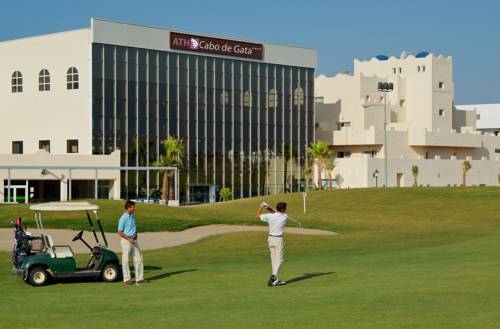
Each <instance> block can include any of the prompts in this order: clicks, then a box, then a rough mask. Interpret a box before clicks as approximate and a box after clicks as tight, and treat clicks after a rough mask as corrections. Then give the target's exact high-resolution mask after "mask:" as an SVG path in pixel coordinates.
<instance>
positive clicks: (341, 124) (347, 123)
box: [337, 122, 351, 129]
mask: <svg viewBox="0 0 500 329" xmlns="http://www.w3.org/2000/svg"><path fill="white" fill-rule="evenodd" d="M350 126H351V123H350V122H337V129H342V128H343V127H346V128H349V127H350Z"/></svg>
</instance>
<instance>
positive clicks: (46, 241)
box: [42, 233, 54, 248]
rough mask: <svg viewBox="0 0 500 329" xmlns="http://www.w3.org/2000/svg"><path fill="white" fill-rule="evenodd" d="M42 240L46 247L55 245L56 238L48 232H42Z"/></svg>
mask: <svg viewBox="0 0 500 329" xmlns="http://www.w3.org/2000/svg"><path fill="white" fill-rule="evenodd" d="M42 240H43V243H44V245H45V247H46V248H50V247H52V246H53V245H54V240H52V236H50V235H48V234H43V233H42Z"/></svg>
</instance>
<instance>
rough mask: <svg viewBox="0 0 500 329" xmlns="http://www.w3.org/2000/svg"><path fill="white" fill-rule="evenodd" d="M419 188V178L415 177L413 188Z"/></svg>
mask: <svg viewBox="0 0 500 329" xmlns="http://www.w3.org/2000/svg"><path fill="white" fill-rule="evenodd" d="M417 186H418V183H417V177H413V187H417Z"/></svg>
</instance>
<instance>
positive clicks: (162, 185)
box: [161, 170, 168, 203]
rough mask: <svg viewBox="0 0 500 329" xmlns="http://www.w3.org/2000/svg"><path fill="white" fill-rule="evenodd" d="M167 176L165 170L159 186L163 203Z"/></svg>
mask: <svg viewBox="0 0 500 329" xmlns="http://www.w3.org/2000/svg"><path fill="white" fill-rule="evenodd" d="M167 175H168V173H167V171H166V170H165V172H164V173H163V181H162V184H161V199H162V200H163V201H165V203H166V202H167V179H168V177H167Z"/></svg>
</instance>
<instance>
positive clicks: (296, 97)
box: [293, 87, 304, 106]
mask: <svg viewBox="0 0 500 329" xmlns="http://www.w3.org/2000/svg"><path fill="white" fill-rule="evenodd" d="M293 105H295V106H299V105H300V106H302V105H304V90H303V89H302V88H300V87H298V88H296V89H295V91H294V93H293Z"/></svg>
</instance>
